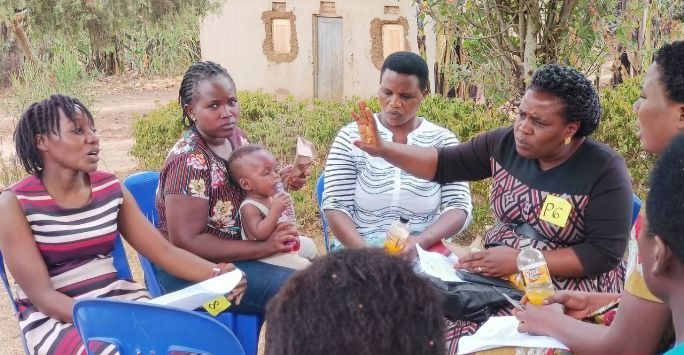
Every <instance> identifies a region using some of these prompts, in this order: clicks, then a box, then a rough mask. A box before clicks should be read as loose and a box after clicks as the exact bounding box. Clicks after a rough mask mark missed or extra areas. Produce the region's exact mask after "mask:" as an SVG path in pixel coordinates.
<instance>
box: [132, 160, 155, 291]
mask: <svg viewBox="0 0 684 355" xmlns="http://www.w3.org/2000/svg"><path fill="white" fill-rule="evenodd" d="M124 186H126V188H127V189H128V191H129V192H130V193H131V195H133V198H134V199H135V202H136V203H137V204H138V207H139V208H140V210H141V211H142V213H143V214H144V215H145V217H147V220H148V221H150V222H151V223H152V224H153V225H154V226H155V227H156V226H157V220H158V216H157V208H156V207H155V205H154V199H155V196H156V194H157V186H159V173H158V172H156V171H145V172H142V173H137V174H133V175H131V176H129V177H127V178H126V179H125V180H124ZM138 259H139V260H140V266H142V269H143V273H144V274H145V285H146V286H147V290H148V291H149V292H150V295H151V296H152V298H156V297H159V296H161V295H162V294H163V293H162V290H161V287H159V282H158V281H157V276H156V275H155V273H154V268H152V263H151V262H150V261H149V260H147V258H146V257H144V256H142V255H141V254H140V253H138Z"/></svg>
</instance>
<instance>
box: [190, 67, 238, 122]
mask: <svg viewBox="0 0 684 355" xmlns="http://www.w3.org/2000/svg"><path fill="white" fill-rule="evenodd" d="M221 76H225V77H227V78H228V80H230V82H231V83H233V85H235V82H233V78H231V77H230V74H228V71H226V69H225V68H224V67H222V66H221V65H220V64H217V63H214V62H210V61H206V62H197V63H195V64H193V65H191V66H190V68H188V70H187V71H186V72H185V75H184V76H183V81H182V82H181V87H180V90H178V103H179V104H180V106H181V108H182V109H183V117H182V118H181V122H183V125H184V126H185V127H186V128H189V127H192V126H193V125H194V124H195V122H193V121H192V119H190V115H188V113H187V112H186V111H185V105H192V104H193V101H194V99H195V90H196V89H197V85H198V84H199V83H200V82H202V81H205V80H209V79H213V78H216V77H221Z"/></svg>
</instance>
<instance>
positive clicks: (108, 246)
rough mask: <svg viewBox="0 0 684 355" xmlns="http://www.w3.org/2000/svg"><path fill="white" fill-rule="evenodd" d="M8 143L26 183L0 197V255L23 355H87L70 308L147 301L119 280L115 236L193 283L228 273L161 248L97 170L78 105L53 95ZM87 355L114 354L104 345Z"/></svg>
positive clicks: (117, 186)
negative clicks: (93, 301) (10, 283)
mask: <svg viewBox="0 0 684 355" xmlns="http://www.w3.org/2000/svg"><path fill="white" fill-rule="evenodd" d="M14 138H15V141H16V147H17V155H18V156H19V159H20V160H21V162H22V164H23V165H24V167H25V168H26V171H27V172H28V173H29V174H31V175H32V176H30V177H28V178H25V179H24V180H21V181H19V182H17V183H16V184H14V185H12V186H10V187H8V188H7V189H5V190H4V191H2V192H1V193H0V211H2V213H0V250H2V254H3V256H4V259H5V263H7V267H8V269H9V271H10V272H11V273H12V276H14V280H15V282H16V289H15V291H16V295H15V296H16V299H17V301H16V302H17V304H18V305H19V312H18V314H17V317H18V320H19V326H20V327H21V330H22V331H21V334H22V336H23V337H24V341H25V342H26V345H27V349H28V350H29V352H30V353H31V354H45V355H71V354H73V355H75V354H83V353H85V351H84V346H83V343H82V342H81V340H80V338H79V336H78V332H77V331H76V328H75V327H74V325H73V324H72V321H73V319H72V309H73V306H74V303H75V302H76V300H79V299H86V298H114V299H120V300H129V301H131V300H148V299H149V294H148V293H147V290H146V289H145V287H143V286H141V285H139V284H138V283H136V282H135V281H133V280H130V279H120V278H119V277H118V275H117V271H116V269H115V268H114V263H113V258H112V256H111V253H112V251H113V250H114V242H115V239H116V238H117V234H118V233H119V231H120V232H121V234H122V235H123V237H124V238H125V239H126V241H128V243H129V244H130V245H131V246H132V247H133V248H134V249H136V250H137V251H139V252H140V253H141V254H142V255H144V256H145V257H147V258H149V259H150V260H151V261H152V262H154V263H155V264H156V265H159V266H160V267H161V268H164V269H165V270H167V271H168V272H169V273H171V274H173V275H176V276H178V277H182V278H184V279H187V280H191V281H193V282H199V281H203V280H205V279H208V278H209V277H211V276H215V275H217V274H220V273H221V272H224V271H229V270H232V269H234V266H233V265H230V264H218V265H217V264H215V263H212V262H209V261H206V260H204V259H201V258H199V257H197V256H196V255H193V254H191V253H188V252H187V251H185V250H182V249H180V248H176V247H174V246H172V245H171V244H169V243H167V242H166V241H164V239H163V238H162V236H161V235H160V234H159V232H157V230H156V229H155V228H154V226H152V224H150V223H149V222H148V221H147V219H146V218H145V216H144V215H143V214H142V212H141V211H140V209H139V208H138V205H137V204H136V202H135V200H134V199H133V196H132V195H131V193H130V192H128V190H127V189H126V188H125V187H124V186H123V185H122V184H121V183H119V181H118V180H117V179H116V176H114V175H113V174H110V173H105V172H101V171H97V163H98V161H99V157H98V153H99V150H100V148H99V139H98V137H97V134H96V133H95V124H94V121H93V116H92V115H91V114H90V111H88V109H87V108H86V107H85V105H83V104H82V103H81V102H80V101H78V100H77V99H74V98H71V97H68V96H63V95H52V96H51V97H50V98H48V99H45V100H42V101H40V102H36V103H33V104H32V105H31V106H30V107H29V108H28V109H27V110H26V112H24V114H23V115H22V116H21V119H20V120H19V123H18V125H17V128H16V131H15V133H14ZM243 280H244V279H243ZM245 286H246V284H245V282H243V283H242V285H240V286H239V288H238V289H237V292H236V295H235V296H236V297H237V302H240V298H241V297H242V294H243V292H244V288H245ZM232 297H233V296H231V298H232ZM90 347H91V351H92V352H93V353H95V354H114V353H116V349H115V348H114V346H113V345H110V344H102V343H99V344H91V346H90Z"/></svg>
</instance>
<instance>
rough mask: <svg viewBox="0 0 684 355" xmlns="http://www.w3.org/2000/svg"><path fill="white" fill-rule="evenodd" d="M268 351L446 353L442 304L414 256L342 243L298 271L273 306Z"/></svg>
mask: <svg viewBox="0 0 684 355" xmlns="http://www.w3.org/2000/svg"><path fill="white" fill-rule="evenodd" d="M266 314H267V319H266V321H267V323H268V329H267V333H266V354H268V355H295V354H296V355H308V354H326V355H337V354H339V355H342V354H345V355H346V354H358V355H363V354H368V355H371V354H373V355H377V354H380V355H381V354H393V355H394V354H396V355H402V354H406V355H409V354H410V355H420V354H444V353H445V350H446V349H445V347H444V320H443V317H442V308H441V303H440V302H439V300H438V298H437V295H436V293H435V291H434V290H432V289H431V288H430V286H429V284H428V282H427V281H426V280H424V279H422V278H421V277H419V276H418V275H417V274H416V273H414V272H413V270H412V266H411V264H410V263H409V262H407V261H404V260H403V259H400V258H398V257H395V256H390V255H386V254H384V253H383V252H382V251H381V250H379V249H361V250H352V249H347V250H342V251H336V252H334V253H331V254H328V255H326V256H325V257H322V258H319V259H317V260H315V261H314V262H313V264H312V265H311V266H310V267H309V268H308V269H306V270H302V271H300V272H299V273H297V274H295V276H293V277H292V278H291V279H290V280H289V281H288V282H287V283H286V284H285V286H284V287H283V288H282V289H281V291H280V293H279V294H278V295H277V296H276V297H274V298H273V299H272V301H271V302H270V303H269V305H268V308H267V312H266Z"/></svg>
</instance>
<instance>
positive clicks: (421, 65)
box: [380, 52, 430, 91]
mask: <svg viewBox="0 0 684 355" xmlns="http://www.w3.org/2000/svg"><path fill="white" fill-rule="evenodd" d="M387 69H389V70H391V71H393V72H395V73H399V74H406V75H415V76H416V77H418V85H420V91H425V90H427V83H428V78H429V76H430V72H429V70H428V66H427V63H425V59H423V57H421V56H419V55H418V54H415V53H413V52H394V53H392V54H390V55H388V56H387V58H386V59H385V62H384V63H382V69H380V82H382V75H383V74H385V70H387Z"/></svg>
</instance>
